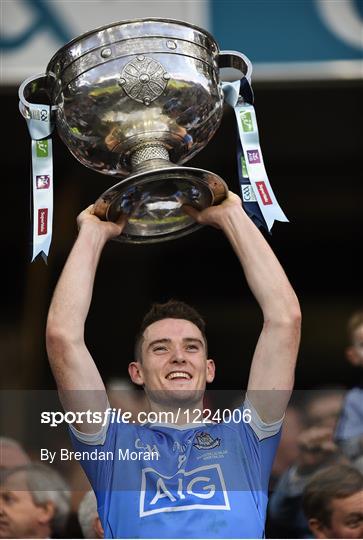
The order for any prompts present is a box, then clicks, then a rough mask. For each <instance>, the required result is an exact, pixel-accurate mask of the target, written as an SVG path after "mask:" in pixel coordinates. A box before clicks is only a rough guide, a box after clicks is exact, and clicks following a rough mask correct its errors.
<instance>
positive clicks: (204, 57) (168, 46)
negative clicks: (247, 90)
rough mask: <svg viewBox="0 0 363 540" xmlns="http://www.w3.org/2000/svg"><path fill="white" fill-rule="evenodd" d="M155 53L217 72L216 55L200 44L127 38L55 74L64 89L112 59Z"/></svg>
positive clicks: (87, 55) (148, 38) (157, 38)
mask: <svg viewBox="0 0 363 540" xmlns="http://www.w3.org/2000/svg"><path fill="white" fill-rule="evenodd" d="M154 53H156V54H157V53H164V54H165V53H166V54H178V55H183V56H189V57H191V58H195V59H196V60H200V61H201V62H204V63H206V64H208V65H209V66H211V67H212V68H213V69H218V64H217V56H215V57H213V56H212V55H211V53H210V51H207V50H206V49H205V48H204V47H202V46H201V45H197V44H195V43H191V42H189V41H185V40H181V39H171V38H164V37H147V38H133V39H127V40H124V41H120V42H118V43H113V44H112V45H108V46H107V47H98V48H97V49H94V50H93V51H91V52H89V53H86V54H85V55H83V56H82V57H81V58H78V59H77V60H75V61H74V62H72V63H71V64H69V66H68V67H66V68H65V70H64V72H63V73H61V67H60V66H61V64H60V63H57V64H56V65H55V66H54V70H53V71H54V74H55V75H56V77H57V78H59V77H61V79H62V87H63V88H64V87H65V86H67V85H68V84H69V83H71V82H72V81H73V80H74V79H76V78H77V77H79V76H80V75H82V74H83V73H85V72H86V71H88V70H90V69H93V68H95V67H97V66H100V65H102V64H105V63H106V62H110V61H111V60H115V59H118V58H124V57H128V56H130V57H135V56H146V55H147V56H150V55H152V54H154ZM212 58H213V60H212V61H211V59H212Z"/></svg>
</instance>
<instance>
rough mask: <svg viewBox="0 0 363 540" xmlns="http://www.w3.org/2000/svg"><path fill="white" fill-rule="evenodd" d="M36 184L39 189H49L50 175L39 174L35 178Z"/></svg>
mask: <svg viewBox="0 0 363 540" xmlns="http://www.w3.org/2000/svg"><path fill="white" fill-rule="evenodd" d="M35 183H36V186H37V189H49V187H50V176H49V175H48V174H38V175H36V177H35Z"/></svg>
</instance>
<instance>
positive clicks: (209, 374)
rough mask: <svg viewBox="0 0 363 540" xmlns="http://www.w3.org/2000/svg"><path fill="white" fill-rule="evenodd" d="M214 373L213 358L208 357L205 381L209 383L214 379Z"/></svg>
mask: <svg viewBox="0 0 363 540" xmlns="http://www.w3.org/2000/svg"><path fill="white" fill-rule="evenodd" d="M215 374H216V366H215V363H214V360H212V359H211V358H208V360H207V383H211V382H213V380H214V376H215Z"/></svg>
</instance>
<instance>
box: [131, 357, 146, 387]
mask: <svg viewBox="0 0 363 540" xmlns="http://www.w3.org/2000/svg"><path fill="white" fill-rule="evenodd" d="M129 375H130V378H131V380H132V382H133V383H135V384H138V385H139V386H142V385H143V384H144V377H143V374H142V367H141V364H140V362H130V364H129Z"/></svg>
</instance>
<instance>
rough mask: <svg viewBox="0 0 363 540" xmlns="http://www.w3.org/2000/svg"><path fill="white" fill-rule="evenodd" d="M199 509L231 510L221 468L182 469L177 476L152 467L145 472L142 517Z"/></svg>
mask: <svg viewBox="0 0 363 540" xmlns="http://www.w3.org/2000/svg"><path fill="white" fill-rule="evenodd" d="M197 509H203V510H230V504H229V499H228V494H227V490H226V485H225V481H224V478H223V474H222V470H221V467H220V465H218V464H216V465H205V466H203V467H197V468H196V469H192V470H191V471H185V470H184V469H181V470H179V471H178V472H177V473H175V474H174V475H173V476H165V475H163V474H161V473H159V472H158V471H156V470H155V469H153V468H151V467H148V468H146V469H143V470H142V482H141V493H140V517H145V516H149V515H151V514H158V513H160V512H177V511H182V510H184V511H185V510H197Z"/></svg>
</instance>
